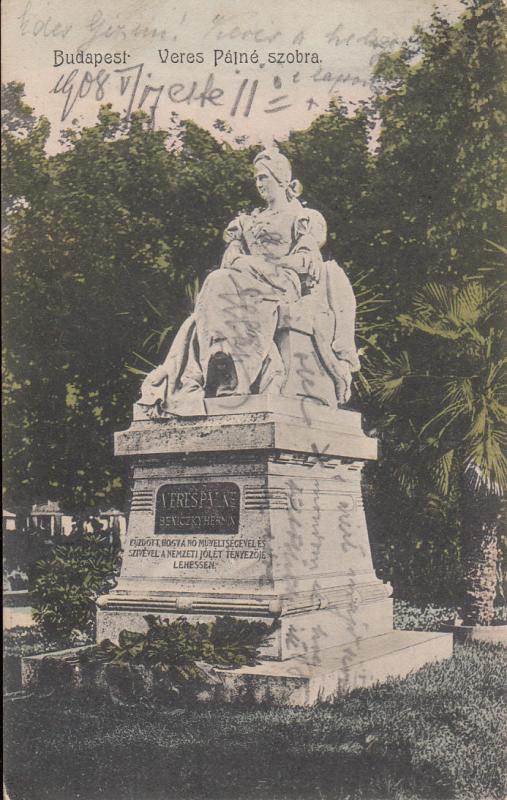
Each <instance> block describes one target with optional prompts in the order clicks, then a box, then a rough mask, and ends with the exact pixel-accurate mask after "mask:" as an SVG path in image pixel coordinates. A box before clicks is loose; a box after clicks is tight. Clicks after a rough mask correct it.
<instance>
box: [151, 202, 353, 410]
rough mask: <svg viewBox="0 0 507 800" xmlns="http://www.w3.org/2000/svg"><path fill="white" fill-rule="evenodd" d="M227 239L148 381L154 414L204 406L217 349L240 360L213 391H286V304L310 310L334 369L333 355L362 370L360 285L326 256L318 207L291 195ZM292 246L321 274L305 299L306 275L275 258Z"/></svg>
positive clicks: (240, 220) (245, 218) (246, 220)
mask: <svg viewBox="0 0 507 800" xmlns="http://www.w3.org/2000/svg"><path fill="white" fill-rule="evenodd" d="M224 239H225V241H226V242H227V248H226V250H225V253H224V256H223V258H222V263H221V266H220V269H217V270H215V271H213V272H212V273H210V274H209V275H208V277H207V278H206V280H205V282H204V284H203V286H202V288H201V290H200V292H199V295H198V298H197V301H196V305H195V309H194V313H193V314H192V315H191V316H190V317H189V318H188V319H187V320H186V321H185V322H184V323H183V325H182V326H181V328H180V329H179V331H178V333H177V335H176V337H175V339H174V341H173V343H172V345H171V348H170V350H169V354H168V356H167V358H166V360H165V361H164V363H163V364H162V365H161V366H160V367H157V368H156V369H155V370H154V371H153V372H151V373H150V374H149V375H148V376H147V377H146V379H145V381H144V382H143V386H142V396H141V398H140V400H139V401H138V402H139V405H141V406H144V407H145V409H146V411H147V412H148V414H149V415H151V416H166V415H172V414H175V415H179V416H187V415H194V414H206V407H205V403H204V398H205V396H206V394H207V391H206V390H207V389H208V391H209V385H208V384H209V381H210V371H209V369H208V368H209V367H210V365H211V364H213V363H217V361H216V360H215V361H213V360H212V359H213V357H214V356H216V355H217V354H218V353H224V354H225V355H226V357H228V358H225V359H224V361H225V362H226V363H228V364H231V365H233V367H232V369H229V370H228V371H227V370H225V372H221V373H220V372H219V373H218V377H217V374H215V376H214V378H213V393H214V394H216V395H223V394H237V395H247V394H252V393H263V392H266V391H268V390H269V391H270V392H273V393H277V392H279V391H280V389H281V387H282V385H283V381H284V378H285V368H284V365H283V362H282V359H281V356H280V353H279V351H278V348H277V346H276V343H275V333H276V329H277V324H278V319H279V308H280V305H281V304H282V303H283V304H298V302H299V303H301V304H302V305H301V308H302V307H303V304H304V306H305V312H304V313H306V314H311V315H313V317H314V325H315V328H316V333H318V334H320V336H316V337H315V338H316V340H317V341H318V340H319V338H320V340H321V341H322V342H324V341H325V347H324V346H322V348H321V349H322V351H324V350H327V351H328V352H329V354H331V355H330V356H329V355H328V356H326V357H324V352H322V353H321V356H322V357H323V361H324V363H326V362H327V363H328V364H329V369H330V372H331V371H332V368H333V364H332V363H330V359H331V358H332V359H336V362H338V361H341V362H342V363H345V364H346V365H347V368H348V369H349V370H352V371H354V370H357V369H358V368H359V362H358V357H357V351H356V347H355V342H354V325H355V298H354V293H353V291H352V287H351V286H350V283H349V281H348V279H347V277H346V275H345V273H344V272H343V270H342V269H341V268H340V267H339V266H338V265H337V264H336V262H335V261H328V262H323V261H322V257H321V254H320V248H321V247H322V245H323V244H324V242H325V239H326V223H325V220H324V218H323V217H322V215H321V214H320V213H319V212H317V211H314V210H312V209H306V208H304V207H303V206H302V205H301V204H300V203H299V202H298V201H292V202H291V203H288V204H287V208H286V209H282V210H281V211H278V212H271V211H269V210H265V211H259V210H255V211H254V212H253V213H252V214H250V215H248V214H240V215H239V216H238V217H236V219H234V220H233V221H232V222H231V223H230V224H229V226H228V227H227V229H226V231H225V233H224ZM295 254H300V255H301V256H302V257H303V258H305V260H307V263H308V264H310V263H312V264H313V267H314V270H315V269H316V270H317V271H318V272H320V278H319V280H318V281H317V282H316V283H315V285H314V286H313V288H312V290H311V292H310V296H308V295H307V296H305V297H304V298H302V290H301V279H300V277H299V275H298V274H297V273H296V272H295V271H294V270H292V269H289V268H287V267H284V266H280V264H277V259H281V258H283V257H284V256H289V255H295ZM293 307H294V308H296V307H297V305H296V306H293ZM319 320H321V321H322V324H321V322H319ZM324 321H325V325H324ZM330 321H331V324H330ZM319 325H321V328H319ZM332 377H333V375H332Z"/></svg>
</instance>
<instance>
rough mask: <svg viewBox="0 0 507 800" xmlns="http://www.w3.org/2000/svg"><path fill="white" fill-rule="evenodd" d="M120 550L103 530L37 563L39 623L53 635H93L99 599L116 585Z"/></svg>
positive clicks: (35, 594) (35, 614)
mask: <svg viewBox="0 0 507 800" xmlns="http://www.w3.org/2000/svg"><path fill="white" fill-rule="evenodd" d="M119 552H120V551H119V550H118V549H117V548H116V547H114V546H113V545H111V544H110V543H109V542H108V540H107V539H106V538H105V537H104V536H103V535H101V534H100V533H90V534H84V535H83V537H82V539H81V541H79V542H77V543H70V544H62V545H58V546H57V547H55V548H54V549H53V551H52V553H51V554H50V555H49V557H48V558H47V559H46V560H43V561H39V562H37V565H36V577H35V581H34V587H33V592H32V599H33V609H34V610H33V617H34V620H35V622H36V623H37V624H38V625H40V626H41V627H42V629H43V630H44V631H45V632H46V633H47V634H49V635H50V636H56V637H62V636H63V637H69V636H72V635H75V634H76V632H77V633H81V634H92V632H93V628H94V622H95V600H96V598H97V597H98V596H99V595H101V594H104V593H106V592H108V591H109V590H110V589H111V588H112V587H113V586H114V585H115V581H116V575H117V572H118V568H119Z"/></svg>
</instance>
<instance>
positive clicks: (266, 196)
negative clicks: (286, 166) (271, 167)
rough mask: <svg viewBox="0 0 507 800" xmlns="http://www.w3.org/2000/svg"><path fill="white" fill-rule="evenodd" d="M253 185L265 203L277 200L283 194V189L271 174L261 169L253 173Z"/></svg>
mask: <svg viewBox="0 0 507 800" xmlns="http://www.w3.org/2000/svg"><path fill="white" fill-rule="evenodd" d="M255 185H256V186H257V191H258V192H259V194H260V196H261V197H262V199H263V200H265V201H266V202H267V203H269V202H270V201H273V200H277V199H279V198H280V197H281V196H282V195H284V194H285V192H284V189H283V187H282V186H280V184H279V183H278V181H277V180H276V178H274V177H273V175H272V174H271V172H268V171H267V170H265V169H262V167H260V168H259V169H256V171H255Z"/></svg>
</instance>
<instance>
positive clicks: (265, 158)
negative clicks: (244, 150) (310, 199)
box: [253, 147, 303, 200]
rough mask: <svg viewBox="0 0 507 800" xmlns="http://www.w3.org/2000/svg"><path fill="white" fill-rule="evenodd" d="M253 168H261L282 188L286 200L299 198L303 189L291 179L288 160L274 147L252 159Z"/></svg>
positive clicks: (296, 181)
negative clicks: (285, 194)
mask: <svg viewBox="0 0 507 800" xmlns="http://www.w3.org/2000/svg"><path fill="white" fill-rule="evenodd" d="M253 163H254V165H255V166H262V167H263V168H264V169H266V170H267V171H268V172H269V173H271V175H272V176H273V178H274V179H275V180H276V181H277V182H278V183H279V184H280V186H283V188H284V189H285V191H286V193H287V198H288V199H289V200H291V199H292V198H293V197H299V195H300V194H301V193H302V191H303V187H302V185H301V183H300V182H299V181H298V180H293V179H292V167H291V164H290V161H289V159H288V158H286V157H285V156H284V155H283V153H280V151H279V150H277V149H276V148H275V147H272V148H270V149H267V150H263V151H262V152H261V153H259V154H258V155H256V156H255V158H254V162H253Z"/></svg>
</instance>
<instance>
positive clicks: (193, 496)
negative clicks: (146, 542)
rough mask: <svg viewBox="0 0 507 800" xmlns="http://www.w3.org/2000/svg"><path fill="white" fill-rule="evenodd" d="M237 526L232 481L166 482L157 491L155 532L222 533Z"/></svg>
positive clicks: (236, 496)
mask: <svg viewBox="0 0 507 800" xmlns="http://www.w3.org/2000/svg"><path fill="white" fill-rule="evenodd" d="M238 529H239V486H237V485H236V484H235V483H167V484H165V485H164V486H161V487H160V489H159V490H158V492H157V505H156V510H155V533H156V534H168V533H188V534H191V535H193V534H199V533H224V534H228V535H230V534H231V533H237V532H238Z"/></svg>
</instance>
